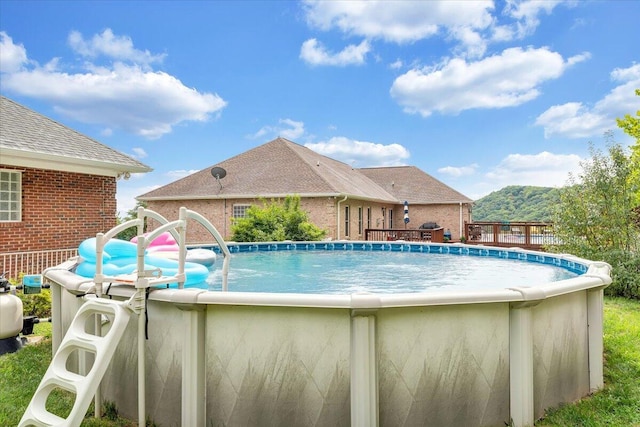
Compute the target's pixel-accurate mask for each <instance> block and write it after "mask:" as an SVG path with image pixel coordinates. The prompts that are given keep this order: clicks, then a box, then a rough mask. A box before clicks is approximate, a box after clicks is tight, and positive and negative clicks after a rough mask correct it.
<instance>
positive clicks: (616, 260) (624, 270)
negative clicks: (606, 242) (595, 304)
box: [603, 250, 640, 300]
mask: <svg viewBox="0 0 640 427" xmlns="http://www.w3.org/2000/svg"><path fill="white" fill-rule="evenodd" d="M603 259H604V260H605V261H606V262H608V263H609V264H610V265H611V267H612V269H613V271H612V272H611V278H612V279H613V282H612V283H611V285H609V286H608V287H607V288H606V289H605V294H606V295H610V296H620V297H625V298H633V299H638V300H640V255H638V254H635V253H632V252H627V251H620V250H615V251H609V252H606V253H604V254H603Z"/></svg>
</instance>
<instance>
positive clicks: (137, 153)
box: [132, 147, 147, 159]
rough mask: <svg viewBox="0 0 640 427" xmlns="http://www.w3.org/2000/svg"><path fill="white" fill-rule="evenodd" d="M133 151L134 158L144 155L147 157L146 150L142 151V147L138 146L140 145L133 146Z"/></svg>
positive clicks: (142, 157) (143, 156)
mask: <svg viewBox="0 0 640 427" xmlns="http://www.w3.org/2000/svg"><path fill="white" fill-rule="evenodd" d="M132 151H133V153H134V154H133V156H132V157H135V158H136V159H144V158H145V157H147V152H146V151H144V148H140V147H134V148H132Z"/></svg>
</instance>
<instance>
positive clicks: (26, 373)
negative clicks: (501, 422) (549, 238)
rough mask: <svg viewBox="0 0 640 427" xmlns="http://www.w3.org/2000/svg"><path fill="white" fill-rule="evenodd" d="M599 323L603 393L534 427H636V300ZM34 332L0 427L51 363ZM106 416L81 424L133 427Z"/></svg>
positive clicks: (0, 402)
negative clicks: (602, 351) (31, 343)
mask: <svg viewBox="0 0 640 427" xmlns="http://www.w3.org/2000/svg"><path fill="white" fill-rule="evenodd" d="M604 322H605V324H604V347H605V371H604V375H605V387H604V389H603V390H601V391H600V392H598V393H596V394H594V395H593V396H590V397H587V398H584V399H582V400H580V401H579V402H576V403H574V404H570V405H564V406H563V407H561V408H557V409H554V410H551V411H549V413H548V414H547V415H546V416H545V418H544V419H542V420H540V421H538V422H537V423H536V426H540V427H542V426H558V427H560V426H561V427H569V426H576V427H578V426H579V427H600V426H602V427H605V426H606V427H640V301H631V300H626V299H621V298H606V299H605V313H604ZM35 333H36V334H40V335H43V336H45V340H44V341H42V342H41V343H39V344H34V345H29V346H26V347H25V348H23V349H22V350H20V351H18V352H17V353H13V354H6V355H4V356H0V426H15V425H17V424H18V421H20V417H21V416H22V413H23V412H24V410H25V408H26V406H27V405H28V403H29V401H30V399H31V396H32V395H33V393H34V391H35V389H36V388H37V387H38V384H39V383H40V379H41V378H42V375H43V374H44V372H45V371H46V369H47V367H48V366H49V362H50V361H51V341H50V337H51V325H50V324H38V325H36V328H35ZM48 404H50V405H51V406H50V407H49V406H48V409H49V411H51V412H54V413H56V414H58V415H62V416H64V415H65V414H66V413H68V411H69V410H70V407H71V405H72V404H73V402H72V401H71V399H70V397H69V396H66V395H56V396H53V397H51V398H50V399H49V402H48ZM65 411H66V412H65ZM89 412H90V413H93V409H92V408H90V409H89ZM105 413H106V416H105V417H108V419H106V418H103V419H101V420H96V419H95V418H87V419H85V421H84V422H83V423H82V425H83V426H86V427H125V426H129V427H133V426H136V423H135V422H133V421H127V420H122V419H118V418H117V416H116V413H117V411H116V408H113V407H108V408H106V409H105Z"/></svg>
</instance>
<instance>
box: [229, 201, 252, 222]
mask: <svg viewBox="0 0 640 427" xmlns="http://www.w3.org/2000/svg"><path fill="white" fill-rule="evenodd" d="M250 207H251V205H249V204H244V203H238V204H237V205H233V207H232V209H233V211H232V215H231V216H232V217H233V218H246V216H247V209H249V208H250Z"/></svg>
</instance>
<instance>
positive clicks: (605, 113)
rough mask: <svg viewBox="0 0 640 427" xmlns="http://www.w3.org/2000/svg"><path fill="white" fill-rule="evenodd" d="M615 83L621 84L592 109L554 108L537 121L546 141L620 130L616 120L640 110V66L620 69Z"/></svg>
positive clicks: (614, 73)
mask: <svg viewBox="0 0 640 427" xmlns="http://www.w3.org/2000/svg"><path fill="white" fill-rule="evenodd" d="M611 79H612V80H613V81H614V82H617V83H621V84H619V85H618V86H616V87H614V88H613V89H612V90H611V91H610V92H609V93H608V94H607V95H606V96H605V97H604V98H602V99H601V100H599V101H598V102H596V103H595V104H594V105H593V106H592V107H589V106H587V105H584V104H582V103H580V102H567V103H565V104H562V105H554V106H552V107H550V108H548V109H547V110H546V111H545V112H543V113H542V114H540V115H539V116H538V117H537V118H536V122H535V124H536V125H538V126H542V127H544V135H545V138H548V137H550V136H553V135H558V136H563V137H567V138H586V137H591V136H597V135H602V134H603V133H604V132H605V131H607V130H612V129H616V128H617V124H616V121H615V119H616V117H622V116H624V114H628V113H629V112H630V111H637V110H639V109H640V100H639V99H638V97H637V96H636V95H635V89H636V88H638V87H640V64H634V65H632V66H630V67H628V68H616V69H615V70H613V71H612V72H611Z"/></svg>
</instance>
